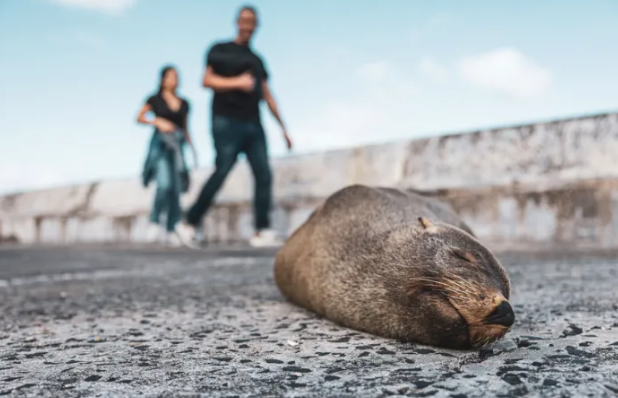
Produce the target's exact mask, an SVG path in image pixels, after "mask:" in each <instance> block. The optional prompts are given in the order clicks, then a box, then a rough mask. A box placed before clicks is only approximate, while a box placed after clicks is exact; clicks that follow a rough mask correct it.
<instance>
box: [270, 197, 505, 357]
mask: <svg viewBox="0 0 618 398" xmlns="http://www.w3.org/2000/svg"><path fill="white" fill-rule="evenodd" d="M275 280H276V283H277V285H278V286H279V288H280V290H281V291H282V293H283V294H284V295H285V296H286V297H287V298H288V299H289V300H290V301H292V302H294V303H296V304H298V305H300V306H302V307H304V308H307V309H309V310H311V311H314V312H316V313H317V314H319V315H322V316H324V317H326V318H328V319H330V320H332V321H334V322H336V323H338V324H340V325H343V326H347V327H350V328H353V329H357V330H362V331H365V332H369V333H373V334H376V335H380V336H384V337H390V338H395V339H398V340H401V341H409V342H418V343H422V344H428V345H435V346H443V347H452V348H470V347H479V346H482V345H485V344H487V343H489V342H492V341H494V340H496V339H498V338H500V337H502V336H503V335H504V334H505V333H506V331H507V329H508V328H507V327H504V326H501V325H489V324H487V323H486V322H484V319H485V318H486V317H487V316H488V315H489V314H491V313H492V311H494V309H495V308H496V307H497V306H498V304H500V303H501V302H502V301H505V300H508V298H509V295H510V283H509V279H508V276H507V274H506V272H505V271H504V269H503V268H502V267H501V266H500V264H499V263H498V261H497V259H496V258H495V257H494V255H493V254H492V253H491V252H490V251H489V250H488V249H487V248H485V247H484V246H483V245H482V244H481V243H480V242H479V241H478V240H477V239H475V238H474V236H473V234H472V231H471V230H470V228H469V227H467V226H466V225H465V223H464V222H463V221H461V219H460V218H459V217H458V216H457V215H456V214H455V213H454V212H453V211H451V210H450V209H449V208H448V207H447V206H445V205H443V204H442V203H440V202H437V201H435V200H432V199H429V198H424V197H422V196H420V195H417V194H414V193H410V192H404V191H400V190H397V189H392V188H372V187H367V186H361V185H354V186H350V187H347V188H344V189H342V190H340V191H338V192H336V193H335V194H333V195H331V196H330V197H329V198H328V199H327V200H326V201H325V202H324V203H322V204H321V205H320V206H319V207H318V208H317V209H316V210H315V211H314V213H313V214H312V215H311V216H310V217H309V219H308V220H307V221H306V222H305V223H304V224H303V225H302V226H301V227H300V228H299V229H297V230H296V232H295V233H294V234H293V235H292V236H291V237H290V238H289V239H288V241H287V242H286V244H285V245H284V247H283V248H282V249H281V250H280V251H279V253H278V254H277V258H276V260H275Z"/></svg>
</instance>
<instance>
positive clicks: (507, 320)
mask: <svg viewBox="0 0 618 398" xmlns="http://www.w3.org/2000/svg"><path fill="white" fill-rule="evenodd" d="M514 322H515V312H513V307H511V304H509V302H508V301H503V302H501V303H500V304H499V305H498V306H497V307H496V309H495V310H494V311H493V312H492V313H491V314H489V315H488V316H487V317H486V318H485V323H486V324H491V325H502V326H505V327H507V328H508V327H511V325H513V323H514Z"/></svg>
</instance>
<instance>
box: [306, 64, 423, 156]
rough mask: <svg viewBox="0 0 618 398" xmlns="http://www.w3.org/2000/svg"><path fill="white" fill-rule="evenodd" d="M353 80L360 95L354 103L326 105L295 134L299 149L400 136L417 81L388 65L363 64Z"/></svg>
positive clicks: (352, 100) (346, 101)
mask: <svg viewBox="0 0 618 398" xmlns="http://www.w3.org/2000/svg"><path fill="white" fill-rule="evenodd" d="M351 77H352V79H354V85H355V86H356V87H358V89H359V92H358V93H357V94H356V95H355V96H354V97H353V99H348V100H335V99H333V100H331V101H328V102H326V103H325V104H323V105H322V106H321V108H320V109H319V110H318V111H317V113H314V114H312V117H311V120H309V121H308V123H306V124H304V123H303V124H301V125H302V126H303V128H301V129H295V130H294V137H295V141H297V142H296V145H297V147H299V148H303V150H323V149H328V148H333V147H343V146H349V145H357V144H359V143H365V142H370V141H374V142H375V141H385V140H391V139H393V138H394V137H396V136H398V135H399V136H400V135H401V131H402V130H403V129H405V128H406V123H408V122H410V118H409V116H408V115H409V113H408V112H409V109H410V108H411V107H412V106H413V104H414V98H415V97H416V96H417V95H418V93H419V87H418V85H417V83H416V81H415V79H414V77H413V76H410V75H407V74H406V73H404V72H403V70H402V69H400V68H398V67H396V66H395V65H393V64H392V63H389V62H386V61H378V62H371V63H366V64H363V65H361V66H359V67H358V68H357V69H356V70H355V73H354V74H353V75H352V76H351Z"/></svg>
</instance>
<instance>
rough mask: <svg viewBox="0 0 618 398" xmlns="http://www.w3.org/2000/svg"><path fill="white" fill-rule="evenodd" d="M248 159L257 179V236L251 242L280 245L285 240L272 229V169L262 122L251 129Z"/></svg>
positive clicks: (255, 202) (255, 208) (258, 245)
mask: <svg viewBox="0 0 618 398" xmlns="http://www.w3.org/2000/svg"><path fill="white" fill-rule="evenodd" d="M244 150H245V153H246V154H247V160H248V161H249V165H250V166H251V170H252V171H253V176H254V179H255V194H254V199H253V206H254V217H255V218H254V219H255V236H253V238H251V240H250V243H251V245H252V246H256V247H267V246H280V245H281V244H282V243H283V242H282V240H281V239H279V238H278V237H277V236H276V233H275V232H274V231H272V230H270V227H271V221H270V211H271V206H272V185H273V178H272V171H271V168H270V164H269V161H268V147H267V142H266V135H265V134H264V130H263V128H262V126H261V125H260V124H255V125H254V126H253V127H252V129H251V131H250V139H249V140H248V141H247V145H246V147H245V148H244Z"/></svg>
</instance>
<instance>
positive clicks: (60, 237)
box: [0, 113, 618, 248]
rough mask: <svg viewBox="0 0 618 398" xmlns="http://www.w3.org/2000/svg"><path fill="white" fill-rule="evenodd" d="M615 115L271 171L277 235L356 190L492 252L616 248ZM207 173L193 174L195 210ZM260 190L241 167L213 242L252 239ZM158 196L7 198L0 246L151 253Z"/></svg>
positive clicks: (400, 145) (107, 189) (114, 190)
mask: <svg viewBox="0 0 618 398" xmlns="http://www.w3.org/2000/svg"><path fill="white" fill-rule="evenodd" d="M617 154H618V113H609V114H599V115H592V116H585V117H579V118H571V119H564V120H556V121H550V122H543V123H536V124H528V125H520V126H513V127H504V128H496V129H487V130H482V131H475V132H466V133H461V134H452V135H445V136H440V137H432V138H425V139H418V140H410V141H404V142H394V143H389V144H383V145H373V146H364V147H357V148H352V149H345V150H338V151H331V152H324V153H316V154H309V155H303V156H298V157H290V158H281V159H275V160H274V161H273V172H274V180H275V187H274V194H275V208H274V211H273V221H274V227H275V228H276V229H278V230H279V231H281V232H283V233H285V234H289V233H290V232H292V231H293V230H294V229H295V228H296V227H297V226H298V225H300V224H301V223H302V222H303V221H304V220H305V219H306V217H307V216H308V215H309V214H310V212H311V211H312V210H313V208H314V206H315V205H316V204H317V203H318V202H319V201H320V200H321V199H323V198H325V197H326V196H328V195H329V194H331V193H332V192H333V191H335V190H337V189H339V188H342V187H344V186H347V185H350V184H356V183H360V184H367V185H382V186H393V187H399V188H403V189H414V190H417V191H422V192H425V193H426V194H428V195H433V196H437V197H440V198H441V199H443V200H445V201H446V202H448V203H450V204H451V205H452V206H453V207H454V208H455V209H456V210H457V211H458V212H459V214H461V215H462V216H463V217H464V219H465V220H466V221H467V222H468V223H469V224H470V225H471V227H472V228H473V229H474V230H475V232H476V233H477V235H478V236H479V237H480V238H481V239H483V240H485V241H487V242H489V243H490V244H495V245H506V246H516V245H548V244H552V245H563V244H564V245H569V246H573V245H580V246H587V247H588V246H589V247H604V248H608V247H617V246H618V156H617ZM209 173H210V169H201V170H198V171H197V172H195V173H194V174H193V183H192V188H191V190H190V192H189V193H188V194H186V195H185V196H184V197H183V204H184V205H185V206H186V205H188V204H189V203H190V202H191V201H192V200H193V199H194V198H195V197H196V195H197V193H198V191H199V189H200V187H201V185H202V183H203V182H204V181H205V179H206V178H207V176H208V174H209ZM252 193H253V181H252V177H251V173H250V171H249V168H248V167H247V165H246V164H245V163H244V162H239V164H238V165H237V166H236V168H235V169H234V171H233V172H232V173H231V174H230V177H229V179H228V181H227V182H226V184H225V186H224V188H223V190H222V191H221V193H220V194H219V196H218V198H217V204H216V206H215V207H214V208H213V210H212V211H211V213H210V214H209V215H208V217H207V218H206V219H205V227H206V233H207V236H208V237H209V238H210V239H211V240H212V241H218V242H234V241H238V240H243V239H246V238H248V237H249V236H250V235H251V233H252V213H251V198H252ZM152 196H153V187H150V188H149V189H144V188H143V187H142V186H141V185H140V184H139V182H138V180H137V179H128V180H116V181H101V182H95V183H92V184H85V185H79V186H71V187H62V188H57V189H51V190H42V191H32V192H25V193H19V194H13V195H7V196H3V197H0V237H1V238H0V239H4V240H7V239H10V238H14V239H16V240H18V241H19V242H22V243H72V242H143V241H144V240H145V239H146V234H145V231H146V227H147V224H148V212H149V210H150V206H151V202H152Z"/></svg>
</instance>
